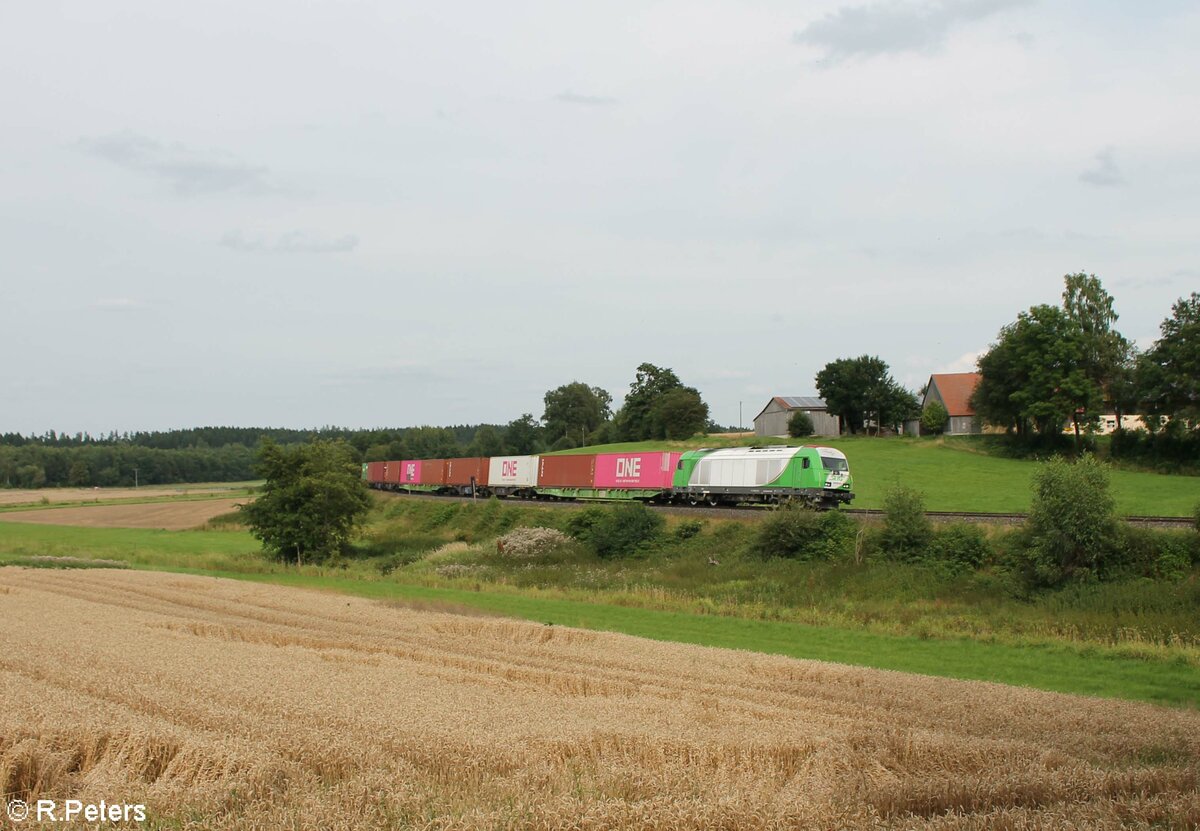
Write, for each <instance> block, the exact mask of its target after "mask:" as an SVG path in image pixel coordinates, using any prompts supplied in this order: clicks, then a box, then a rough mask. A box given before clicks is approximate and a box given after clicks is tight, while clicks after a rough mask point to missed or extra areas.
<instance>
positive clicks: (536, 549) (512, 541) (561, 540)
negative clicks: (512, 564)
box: [496, 528, 571, 560]
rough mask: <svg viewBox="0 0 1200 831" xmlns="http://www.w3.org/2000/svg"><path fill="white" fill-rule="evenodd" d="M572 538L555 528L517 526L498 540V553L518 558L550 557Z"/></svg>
mask: <svg viewBox="0 0 1200 831" xmlns="http://www.w3.org/2000/svg"><path fill="white" fill-rule="evenodd" d="M570 541H571V538H570V537H568V536H567V535H566V534H564V533H563V532H562V531H558V530H556V529H554V528H517V529H515V530H512V531H509V532H508V533H507V534H505V535H504V536H502V537H499V538H498V539H497V540H496V553H497V554H500V555H502V556H504V557H507V558H511V559H516V560H530V559H535V558H539V557H549V556H552V555H554V554H557V553H559V552H560V551H562V550H563V548H564V547H566V546H567V545H568V544H569V543H570Z"/></svg>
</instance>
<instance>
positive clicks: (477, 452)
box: [468, 424, 504, 456]
mask: <svg viewBox="0 0 1200 831" xmlns="http://www.w3.org/2000/svg"><path fill="white" fill-rule="evenodd" d="M503 453H504V436H502V435H501V434H500V431H499V430H497V429H496V428H495V427H493V426H492V425H490V424H483V425H480V427H479V429H477V430H476V431H475V438H474V439H472V440H471V446H470V448H469V454H468V455H471V456H500V455H502V454H503Z"/></svg>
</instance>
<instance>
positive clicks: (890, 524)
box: [879, 485, 933, 560]
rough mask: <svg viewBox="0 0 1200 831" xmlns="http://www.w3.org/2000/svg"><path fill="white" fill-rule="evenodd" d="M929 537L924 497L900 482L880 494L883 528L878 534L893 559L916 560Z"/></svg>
mask: <svg viewBox="0 0 1200 831" xmlns="http://www.w3.org/2000/svg"><path fill="white" fill-rule="evenodd" d="M932 538H933V525H932V524H931V523H930V522H929V517H927V516H925V499H924V497H923V496H922V495H921V494H920V493H919V492H918V491H915V490H913V489H912V488H907V487H904V486H903V485H894V486H893V487H892V488H890V489H889V490H888V492H887V493H886V494H884V497H883V529H882V530H881V532H880V535H879V542H880V545H882V547H883V550H884V552H885V553H886V554H887V555H888V556H890V557H894V558H896V559H901V560H915V559H919V558H920V557H922V556H924V554H925V549H926V547H927V546H928V545H929V541H930V540H931V539H932Z"/></svg>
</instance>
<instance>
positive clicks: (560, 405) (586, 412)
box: [542, 381, 612, 446]
mask: <svg viewBox="0 0 1200 831" xmlns="http://www.w3.org/2000/svg"><path fill="white" fill-rule="evenodd" d="M544 400H545V407H546V408H545V411H544V412H543V414H542V421H543V422H545V424H546V434H547V436H549V437H550V439H551V440H552V441H554V442H557V441H558V440H559V439H560V438H562V437H564V436H565V437H567V438H569V439H570V440H571V441H574V442H577V445H576V446H578V445H579V444H585V443H586V442H587V435H588V434H589V433H591V432H593V431H594V430H595V429H596V428H597V427H599V426H600V425H601V424H603V423H604V422H605V421H607V420H608V417H609V416H610V415H612V411H611V409H610V408H611V406H612V396H611V395H609V394H608V393H607V392H605V391H604V390H602V389H600V387H589V386H588V385H587V384H584V383H582V382H580V381H572V382H571V383H570V384H563V385H562V386H561V387H557V388H555V389H552V390H550V391H549V392H547V393H546V395H545V399H544Z"/></svg>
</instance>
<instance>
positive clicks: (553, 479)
mask: <svg viewBox="0 0 1200 831" xmlns="http://www.w3.org/2000/svg"><path fill="white" fill-rule="evenodd" d="M595 480H596V457H595V456H594V455H591V454H587V455H582V456H542V457H540V459H539V460H538V487H539V488H590V487H592V486H593V483H594V482H595Z"/></svg>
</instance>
